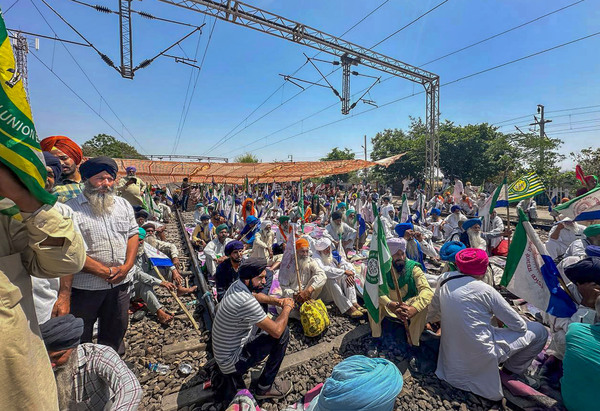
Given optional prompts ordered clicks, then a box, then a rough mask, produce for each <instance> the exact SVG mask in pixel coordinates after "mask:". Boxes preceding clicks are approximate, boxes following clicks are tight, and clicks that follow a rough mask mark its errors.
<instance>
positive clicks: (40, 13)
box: [31, 0, 145, 153]
mask: <svg viewBox="0 0 600 411" xmlns="http://www.w3.org/2000/svg"><path fill="white" fill-rule="evenodd" d="M42 1H44V0H42ZM44 3H45V2H44ZM31 4H33V7H34V8H35V9H36V10H37V12H38V13H39V15H40V16H41V17H42V19H43V20H44V22H46V25H47V26H48V27H49V28H50V30H51V31H52V32H53V33H54V35H56V36H58V34H57V33H56V30H54V27H52V25H51V24H50V22H49V21H48V20H47V19H46V17H45V16H44V14H43V13H42V11H41V10H40V9H39V8H38V7H37V5H36V4H35V2H34V1H33V0H31ZM61 44H62V46H63V47H64V49H65V50H66V52H67V53H68V54H69V56H70V57H71V59H72V60H73V61H74V62H75V65H77V67H78V68H79V70H81V72H82V73H83V75H84V76H85V78H86V79H87V81H88V82H89V83H90V84H91V85H92V87H93V88H94V90H96V93H98V95H99V96H100V99H101V101H104V103H106V106H107V107H108V109H109V110H110V111H111V113H113V115H114V116H115V117H116V118H117V120H118V121H119V123H121V127H123V129H124V130H126V131H127V133H129V135H130V136H131V138H133V141H135V142H136V143H137V145H138V147H139V149H140V153H144V152H145V150H144V148H143V146H142V144H141V143H140V142H139V141H138V140H137V139H136V138H135V136H134V135H133V133H132V132H131V130H129V128H128V127H127V126H126V125H125V123H124V122H123V120H121V117H119V115H118V114H117V112H116V111H115V110H114V109H113V108H112V106H111V105H110V103H109V102H108V100H106V98H104V96H103V95H102V93H101V92H100V90H99V89H98V87H96V85H95V84H94V82H93V81H92V79H91V78H90V77H89V76H88V74H87V73H86V71H85V70H84V69H83V67H82V66H81V64H79V62H78V61H77V59H76V58H75V56H73V54H72V53H71V51H70V50H69V48H68V47H67V46H66V45H65V44H64V43H61ZM121 137H122V138H124V139H126V140H129V139H127V138H126V137H124V136H123V135H122V134H121Z"/></svg>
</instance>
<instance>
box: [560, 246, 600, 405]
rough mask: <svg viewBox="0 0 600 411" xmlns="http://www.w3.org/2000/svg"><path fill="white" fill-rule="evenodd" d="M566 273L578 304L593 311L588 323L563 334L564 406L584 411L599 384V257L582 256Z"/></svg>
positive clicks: (593, 400)
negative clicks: (578, 297)
mask: <svg viewBox="0 0 600 411" xmlns="http://www.w3.org/2000/svg"><path fill="white" fill-rule="evenodd" d="M566 272H567V276H568V277H569V279H570V280H571V281H573V283H574V284H575V285H576V286H577V291H578V293H579V295H580V296H581V304H582V305H583V306H584V307H587V308H588V309H590V310H593V312H594V313H595V318H594V319H593V320H592V321H591V322H590V323H587V324H586V323H583V322H573V323H572V324H571V325H569V329H568V332H567V335H566V350H565V357H564V361H563V378H562V379H561V394H562V398H563V401H564V403H565V406H566V407H567V409H569V410H570V411H583V410H589V409H591V408H593V405H592V404H596V403H597V401H598V387H599V386H600V339H599V338H598V335H600V258H599V257H588V258H585V259H583V260H581V261H579V262H578V263H576V264H574V265H572V266H570V267H569V268H567V270H566Z"/></svg>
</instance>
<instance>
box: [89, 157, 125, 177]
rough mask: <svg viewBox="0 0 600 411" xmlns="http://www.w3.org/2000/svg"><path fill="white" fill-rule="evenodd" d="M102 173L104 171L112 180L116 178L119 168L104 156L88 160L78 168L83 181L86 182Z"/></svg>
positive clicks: (114, 162)
mask: <svg viewBox="0 0 600 411" xmlns="http://www.w3.org/2000/svg"><path fill="white" fill-rule="evenodd" d="M102 171H106V172H107V173H108V174H110V175H111V176H112V178H117V171H119V166H118V165H117V163H116V161H115V160H113V159H112V158H110V157H106V156H100V157H94V158H90V159H89V160H87V161H86V162H85V163H83V164H82V165H80V166H79V172H80V173H81V177H82V178H83V179H84V180H87V179H89V178H90V177H93V176H95V175H96V174H98V173H100V172H102Z"/></svg>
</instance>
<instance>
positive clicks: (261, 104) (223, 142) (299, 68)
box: [206, 0, 390, 154]
mask: <svg viewBox="0 0 600 411" xmlns="http://www.w3.org/2000/svg"><path fill="white" fill-rule="evenodd" d="M389 1H390V0H385V1H384V2H382V3H381V4H379V6H377V7H375V8H374V9H373V10H371V11H370V12H369V13H367V15H365V16H364V17H363V18H361V19H360V20H359V21H357V22H356V23H354V25H353V26H352V27H350V28H349V29H347V30H346V31H345V32H343V33H342V34H341V35H340V36H339V37H344V36H345V35H346V34H348V33H349V32H350V31H352V30H353V29H354V28H356V27H357V26H358V25H359V24H361V23H362V22H363V21H365V20H366V19H367V18H369V17H370V16H371V15H372V14H373V13H375V12H376V11H377V10H379V9H380V8H381V7H383V6H384V5H385V4H387V3H388V2H389ZM319 54H321V51H318V52H317V53H316V54H315V55H314V56H313V57H312V58H315V57H316V56H318V55H319ZM307 64H308V61H305V62H304V63H303V64H302V65H301V66H300V67H298V68H297V69H296V70H294V72H293V73H292V74H291V76H294V75H296V73H298V72H299V71H300V70H301V69H302V68H303V67H304V66H306V65H307ZM337 70H339V68H338V69H336V70H334V71H332V72H331V73H329V74H327V76H326V77H329V76H330V75H331V74H333V73H335V72H336V71H337ZM319 82H320V80H319ZM285 84H286V81H285V80H284V81H283V82H282V83H281V85H280V86H279V87H277V88H276V89H275V90H274V91H273V92H272V93H271V94H269V96H268V97H267V98H266V99H264V100H263V101H262V103H260V104H259V105H258V107H256V108H255V109H254V110H252V112H251V113H250V114H248V115H247V116H246V117H245V118H244V119H243V120H241V121H240V122H239V123H238V124H236V126H235V127H234V128H232V129H231V130H230V131H229V132H228V133H227V134H225V136H223V137H221V139H219V140H218V141H217V142H216V143H214V144H213V145H212V146H211V147H210V148H209V149H208V150H207V151H206V153H207V154H208V153H209V152H211V151H212V150H214V149H215V148H217V147H219V146H221V145H223V144H225V143H226V142H227V141H229V140H231V138H233V137H235V136H236V135H237V134H239V132H238V133H236V134H234V135H233V136H231V137H229V136H230V135H231V133H233V132H234V131H235V130H236V129H237V128H238V127H239V126H241V125H242V124H244V123H245V122H246V121H247V120H248V119H249V118H250V117H251V116H252V115H253V114H254V113H256V112H257V111H258V110H259V109H260V108H261V107H262V106H263V105H265V104H266V103H267V101H269V100H270V99H271V97H273V96H274V95H275V94H277V93H278V92H279V90H281V89H282V88H283V86H285ZM311 87H312V85H310V86H308V87H306V88H305V89H304V90H302V91H300V92H298V93H296V94H295V95H294V96H292V98H291V99H288V100H286V101H285V102H284V103H281V104H280V105H279V106H277V107H276V109H277V108H279V107H281V106H283V105H284V104H286V103H287V102H288V101H291V100H292V99H293V98H295V97H297V96H298V95H300V94H302V93H303V92H304V91H306V90H308V89H309V88H311ZM336 104H337V102H336ZM273 111H275V110H271V111H269V112H268V113H267V115H268V114H270V113H272V112H273ZM264 117H266V115H263V116H261V117H260V118H259V119H257V120H256V121H258V120H260V119H262V118H264ZM256 121H253V122H252V123H251V124H250V125H248V124H247V125H246V127H244V128H243V129H242V130H240V132H241V131H243V130H245V129H246V128H248V127H250V126H251V125H252V124H254V123H256ZM228 137H229V138H228Z"/></svg>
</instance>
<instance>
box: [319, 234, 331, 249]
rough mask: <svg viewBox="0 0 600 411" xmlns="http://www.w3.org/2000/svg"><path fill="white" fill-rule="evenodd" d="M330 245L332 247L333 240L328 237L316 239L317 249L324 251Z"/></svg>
mask: <svg viewBox="0 0 600 411" xmlns="http://www.w3.org/2000/svg"><path fill="white" fill-rule="evenodd" d="M328 247H331V240H330V239H329V238H327V237H321V238H319V239H318V240H317V241H315V249H316V250H317V251H323V250H325V249H326V248H328Z"/></svg>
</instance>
